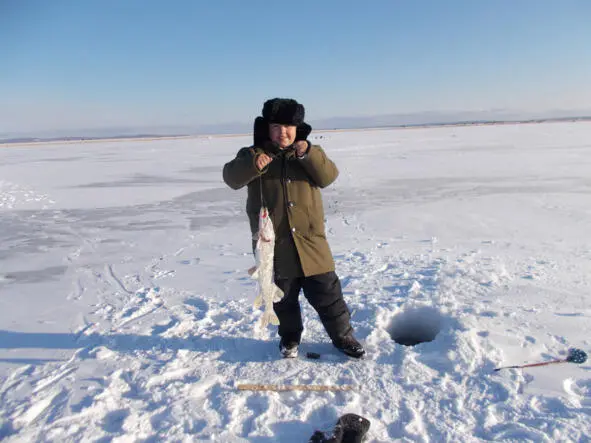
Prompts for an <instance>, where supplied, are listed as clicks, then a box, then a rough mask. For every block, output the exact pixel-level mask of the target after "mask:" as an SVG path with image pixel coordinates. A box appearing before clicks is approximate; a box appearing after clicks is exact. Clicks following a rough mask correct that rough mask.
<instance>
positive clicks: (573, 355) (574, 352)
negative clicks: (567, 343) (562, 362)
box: [566, 349, 587, 364]
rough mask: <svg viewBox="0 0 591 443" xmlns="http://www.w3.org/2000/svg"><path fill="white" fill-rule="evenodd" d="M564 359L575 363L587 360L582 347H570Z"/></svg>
mask: <svg viewBox="0 0 591 443" xmlns="http://www.w3.org/2000/svg"><path fill="white" fill-rule="evenodd" d="M566 361H567V362H569V363H576V364H581V363H585V362H586V361H587V354H586V353H585V351H583V350H582V349H570V350H569V351H568V357H566Z"/></svg>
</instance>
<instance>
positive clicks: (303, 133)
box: [254, 98, 312, 145]
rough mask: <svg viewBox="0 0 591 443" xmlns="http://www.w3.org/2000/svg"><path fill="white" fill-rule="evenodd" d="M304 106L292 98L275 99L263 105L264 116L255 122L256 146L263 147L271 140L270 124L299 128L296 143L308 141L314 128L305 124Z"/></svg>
mask: <svg viewBox="0 0 591 443" xmlns="http://www.w3.org/2000/svg"><path fill="white" fill-rule="evenodd" d="M305 116H306V110H305V108H304V105H302V104H301V103H298V102H297V101H296V100H293V99H291V98H273V99H271V100H267V101H266V102H265V104H264V105H263V116H262V117H257V118H256V119H255V121H254V144H255V145H262V144H264V143H265V142H267V141H268V140H269V124H270V123H278V124H281V125H292V126H297V134H296V141H298V140H306V139H307V138H308V135H310V132H312V127H311V126H310V125H309V124H307V123H305V122H304V118H305Z"/></svg>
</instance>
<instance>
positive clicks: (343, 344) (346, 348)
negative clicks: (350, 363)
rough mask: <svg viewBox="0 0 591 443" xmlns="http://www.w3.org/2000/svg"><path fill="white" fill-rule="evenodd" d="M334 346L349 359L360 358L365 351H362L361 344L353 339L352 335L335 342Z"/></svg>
mask: <svg viewBox="0 0 591 443" xmlns="http://www.w3.org/2000/svg"><path fill="white" fill-rule="evenodd" d="M334 345H335V347H336V348H337V349H338V350H339V351H341V352H343V353H345V354H347V355H348V356H350V357H354V358H361V357H363V356H364V355H365V349H363V346H362V345H361V343H359V342H358V341H357V340H356V339H355V337H353V334H348V335H345V336H344V337H343V338H341V339H340V340H338V341H337V342H334Z"/></svg>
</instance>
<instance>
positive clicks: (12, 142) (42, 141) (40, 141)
mask: <svg viewBox="0 0 591 443" xmlns="http://www.w3.org/2000/svg"><path fill="white" fill-rule="evenodd" d="M580 122H591V117H565V118H550V119H536V120H515V121H511V120H509V121H465V122H452V123H425V124H408V125H384V126H374V127H366V128H333V129H316V130H315V131H316V132H363V131H386V130H396V129H426V128H446V127H466V126H501V125H531V124H542V123H580ZM249 135H250V134H249V133H237V134H192V135H156V134H155V135H137V136H135V135H131V136H117V135H115V136H111V137H75V136H72V137H62V138H34V137H30V138H29V137H22V138H15V139H4V140H0V148H2V147H18V146H21V147H22V146H38V145H55V144H60V145H64V144H81V143H82V144H86V143H113V142H123V141H128V142H142V141H144V142H145V141H156V140H184V139H199V138H206V139H210V138H228V137H244V136H249Z"/></svg>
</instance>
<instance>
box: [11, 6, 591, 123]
mask: <svg viewBox="0 0 591 443" xmlns="http://www.w3.org/2000/svg"><path fill="white" fill-rule="evenodd" d="M589 23H591V1H588V0H578V1H575V0H555V1H546V0H537V1H534V0H494V1H488V2H486V1H475V0H465V1H459V0H458V1H453V0H450V1H443V0H430V1H427V0H425V1H421V0H413V1H411V0H408V1H396V0H372V1H361V0H358V1H348V0H340V1H332V0H322V1H321V0H300V1H297V2H286V1H279V0H275V1H271V0H215V1H214V0H209V1H207V0H171V1H150V0H68V1H66V0H53V1H46V0H37V1H33V0H3V1H0V60H2V69H0V133H7V132H11V131H12V132H15V131H16V132H18V131H25V132H26V131H35V130H51V129H68V130H70V129H80V128H90V127H123V126H138V127H140V126H141V127H151V126H166V125H179V126H182V125H188V126H191V125H194V126H198V125H203V124H219V123H227V122H251V121H252V119H253V118H254V117H255V116H256V115H257V114H258V113H259V112H260V109H261V107H262V103H263V101H264V100H265V99H267V98H270V97H275V96H281V97H293V98H296V99H298V100H299V101H301V102H303V103H304V104H305V105H306V109H307V117H308V119H309V120H319V119H325V118H330V117H340V116H366V115H376V114H394V113H421V112H428V111H465V110H467V111H472V110H490V109H515V110H526V111H548V110H554V109H573V110H580V109H589V108H591V87H590V86H589V80H590V79H591V50H589V48H591V26H589Z"/></svg>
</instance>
